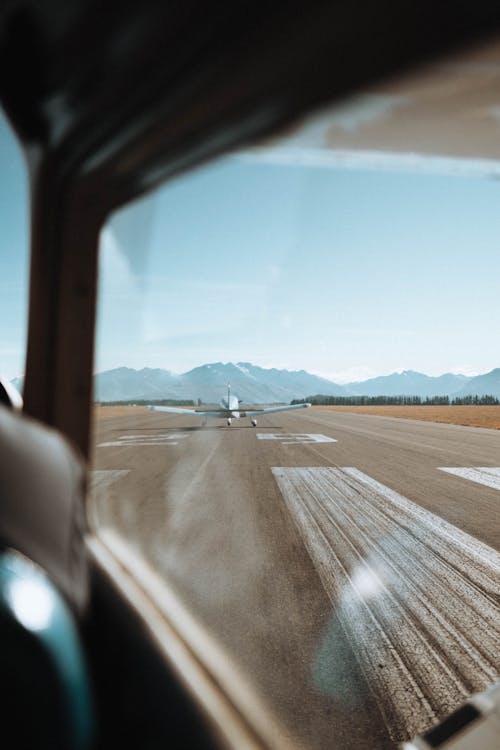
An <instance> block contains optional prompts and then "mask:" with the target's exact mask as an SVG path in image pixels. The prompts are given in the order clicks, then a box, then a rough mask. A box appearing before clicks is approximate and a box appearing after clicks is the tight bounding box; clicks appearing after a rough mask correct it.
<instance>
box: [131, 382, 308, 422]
mask: <svg viewBox="0 0 500 750" xmlns="http://www.w3.org/2000/svg"><path fill="white" fill-rule="evenodd" d="M220 403H221V407H222V408H221V409H177V408H176V407H175V406H154V405H153V404H148V406H147V407H146V408H147V409H150V410H151V411H166V412H169V413H171V414H196V415H201V416H202V417H203V422H202V424H203V425H205V424H206V423H207V419H227V426H228V427H231V424H232V422H233V419H240V418H241V417H250V422H251V423H252V427H257V420H256V417H257V416H259V415H260V414H274V413H275V412H277V411H292V409H307V408H308V407H309V406H311V404H308V403H304V404H293V406H292V405H291V404H290V405H288V406H271V407H269V408H267V409H251V410H247V409H240V403H241V401H239V400H238V399H237V398H236V396H233V395H231V385H230V384H229V383H228V386H227V400H226V399H224V398H223V399H221V402H220Z"/></svg>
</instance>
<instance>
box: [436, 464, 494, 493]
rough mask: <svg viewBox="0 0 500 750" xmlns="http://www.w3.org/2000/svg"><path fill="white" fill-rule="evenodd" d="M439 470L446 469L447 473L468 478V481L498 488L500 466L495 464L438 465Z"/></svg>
mask: <svg viewBox="0 0 500 750" xmlns="http://www.w3.org/2000/svg"><path fill="white" fill-rule="evenodd" d="M439 470H440V471H446V472H448V474H455V475H456V476H457V477H462V479H468V480H469V481H470V482H477V483H478V484H484V485H486V487H493V489H494V490H500V468H498V467H497V466H472V467H471V468H455V467H452V466H440V467H439Z"/></svg>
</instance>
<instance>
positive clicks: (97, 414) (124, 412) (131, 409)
mask: <svg viewBox="0 0 500 750" xmlns="http://www.w3.org/2000/svg"><path fill="white" fill-rule="evenodd" d="M147 413H148V409H146V407H145V406H94V419H109V418H110V417H133V416H135V415H136V414H147Z"/></svg>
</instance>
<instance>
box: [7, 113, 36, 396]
mask: <svg viewBox="0 0 500 750" xmlns="http://www.w3.org/2000/svg"><path fill="white" fill-rule="evenodd" d="M0 164H1V165H2V169H1V173H0V211H1V217H2V232H1V238H0V341H1V348H0V375H1V376H2V377H4V378H5V379H6V380H8V381H13V384H14V385H15V386H16V387H17V389H18V390H20V391H22V383H23V375H24V358H25V353H26V336H27V309H28V269H29V263H28V225H29V224H28V222H29V217H28V186H27V176H26V169H25V165H24V162H23V157H22V155H21V152H20V149H19V145H18V143H17V141H16V139H15V137H14V135H13V133H12V131H11V129H10V127H9V125H8V122H7V120H6V118H5V116H4V115H3V113H2V111H1V110H0Z"/></svg>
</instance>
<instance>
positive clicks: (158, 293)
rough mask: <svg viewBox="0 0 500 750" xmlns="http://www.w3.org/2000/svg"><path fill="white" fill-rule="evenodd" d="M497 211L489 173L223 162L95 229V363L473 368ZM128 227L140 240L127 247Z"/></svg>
mask: <svg viewBox="0 0 500 750" xmlns="http://www.w3.org/2000/svg"><path fill="white" fill-rule="evenodd" d="M499 209H500V183H499V182H497V181H496V180H493V179H486V178H484V177H479V176H470V175H469V176H452V175H450V174H447V173H440V172H439V171H438V172H437V173H431V174H427V173H426V172H425V171H423V170H421V169H420V170H419V171H418V172H417V173H408V172H407V171H404V170H401V169H395V168H388V169H385V170H383V171H375V170H374V169H371V168H370V169H361V168H359V165H358V166H357V167H356V168H351V167H348V168H339V167H338V166H326V167H325V166H308V165H307V164H305V165H304V164H303V163H299V164H296V163H294V161H293V159H292V160H290V161H289V162H287V163H274V162H273V160H272V159H269V160H268V161H266V160H265V159H261V158H259V155H258V154H253V153H251V152H249V153H247V154H245V155H244V156H238V155H233V156H231V157H227V158H225V159H224V160H223V161H222V162H219V163H218V164H213V165H209V166H208V167H205V168H203V169H202V170H200V171H198V172H196V173H194V172H193V173H191V174H189V175H187V176H185V177H183V178H181V179H178V180H176V181H175V182H173V183H171V184H170V185H168V186H166V187H164V188H162V189H160V190H159V191H158V192H157V193H156V194H155V195H153V196H151V197H149V198H148V199H146V200H143V201H141V202H139V203H138V204H136V205H135V206H134V207H132V208H130V209H126V210H125V211H122V212H121V213H120V214H118V215H117V216H116V217H114V219H113V220H112V221H111V222H110V223H109V225H108V228H107V229H106V230H105V231H104V233H103V238H102V258H101V261H102V265H101V268H102V278H103V281H102V286H101V306H100V316H99V320H100V335H99V338H98V359H97V369H99V370H103V369H108V368H110V367H113V366H117V365H119V364H126V365H128V366H131V367H142V366H144V365H148V366H153V367H165V368H166V369H171V370H173V371H176V372H181V371H185V370H187V369H189V368H190V367H193V366H196V365H198V364H201V363H204V362H210V361H218V360H222V361H229V360H232V361H238V360H243V361H245V360H246V361H251V362H253V363H255V364H260V365H262V366H265V367H271V366H275V367H286V368H288V369H300V368H304V369H307V370H309V371H312V372H316V373H319V374H322V375H325V376H327V377H330V378H332V379H336V380H339V381H344V382H346V381H347V380H350V379H357V378H364V377H369V376H372V375H375V374H385V373H389V372H393V371H395V370H401V369H417V370H420V371H423V372H426V373H429V374H440V373H442V372H446V371H461V372H466V373H478V372H485V371H487V370H489V369H492V368H493V367H495V366H497V365H498V364H499V363H500V357H499V356H498V353H497V349H496V342H497V335H498V332H499V331H500V310H499V308H498V306H497V305H496V298H497V296H498V291H499V278H500V273H499V272H500V252H499V250H500V211H499ZM126 221H129V222H131V223H135V224H136V226H140V227H141V228H142V232H143V236H142V237H140V238H139V237H135V238H134V239H133V241H127V237H126V234H127V233H126V232H125V231H123V227H122V225H123V223H124V222H126ZM117 269H119V272H118V271H117ZM127 300H128V303H129V304H127ZM132 342H133V344H132Z"/></svg>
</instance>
